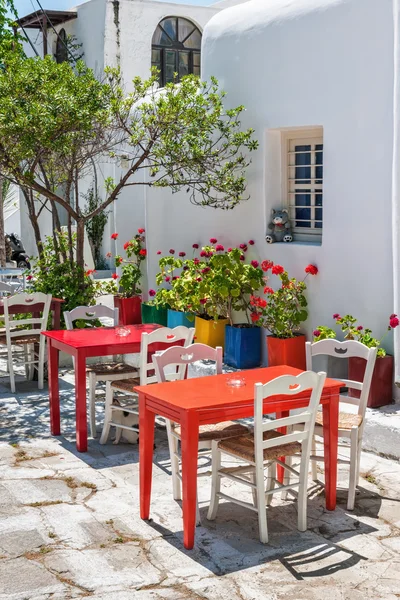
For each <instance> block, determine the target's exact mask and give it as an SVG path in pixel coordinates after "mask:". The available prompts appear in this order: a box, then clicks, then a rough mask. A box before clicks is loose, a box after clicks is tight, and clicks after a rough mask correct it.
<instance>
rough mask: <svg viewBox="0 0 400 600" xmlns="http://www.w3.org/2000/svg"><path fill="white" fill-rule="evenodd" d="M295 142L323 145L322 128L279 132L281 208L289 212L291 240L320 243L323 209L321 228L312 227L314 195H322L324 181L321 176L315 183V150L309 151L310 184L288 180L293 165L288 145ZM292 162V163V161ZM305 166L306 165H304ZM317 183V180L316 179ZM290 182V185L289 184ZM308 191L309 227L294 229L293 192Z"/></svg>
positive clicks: (313, 220) (314, 206)
mask: <svg viewBox="0 0 400 600" xmlns="http://www.w3.org/2000/svg"><path fill="white" fill-rule="evenodd" d="M293 141H295V143H296V144H300V145H301V143H302V142H303V143H304V145H306V144H312V145H314V146H315V145H317V144H323V143H324V137H323V128H322V127H313V128H307V129H306V128H304V129H290V130H285V131H281V149H282V157H281V161H282V162H281V164H282V206H283V207H284V208H287V209H288V211H289V217H290V221H291V223H292V224H293V225H292V231H293V239H294V241H299V242H300V241H301V242H316V243H321V241H322V232H323V207H322V227H320V228H319V227H318V228H316V227H314V222H315V208H319V207H316V205H315V197H316V194H318V193H322V195H323V185H324V183H323V182H324V180H323V176H322V183H316V181H317V180H316V177H315V175H316V173H315V159H316V152H318V151H316V150H315V149H314V150H312V151H311V153H312V158H311V180H310V181H311V182H310V183H304V184H301V183H294V179H293V178H292V179H291V178H290V176H291V173H290V167H293V166H294V165H293V164H291V160H290V157H291V156H292V155H293V153H292V151H291V149H290V145H291V142H293ZM293 162H294V161H293ZM304 166H307V165H304ZM318 181H319V179H318ZM291 182H292V183H291ZM302 189H303V190H310V189H311V219H310V220H311V225H312V226H311V227H295V226H294V223H295V221H296V219H295V208H296V207H295V191H301V190H302Z"/></svg>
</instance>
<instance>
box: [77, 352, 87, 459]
mask: <svg viewBox="0 0 400 600" xmlns="http://www.w3.org/2000/svg"><path fill="white" fill-rule="evenodd" d="M75 395H76V447H77V450H78V452H86V451H87V446H88V442H87V414H86V358H85V356H84V355H83V354H81V353H80V352H79V351H78V352H77V354H76V356H75Z"/></svg>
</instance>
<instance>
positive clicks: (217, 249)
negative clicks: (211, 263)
mask: <svg viewBox="0 0 400 600" xmlns="http://www.w3.org/2000/svg"><path fill="white" fill-rule="evenodd" d="M215 250H216V251H217V252H223V251H224V250H225V248H224V247H223V245H222V244H218V245H217V246H215Z"/></svg>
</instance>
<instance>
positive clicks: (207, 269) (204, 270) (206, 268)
mask: <svg viewBox="0 0 400 600" xmlns="http://www.w3.org/2000/svg"><path fill="white" fill-rule="evenodd" d="M209 271H211V269H210V267H204V269H202V270H201V272H202V273H203V275H205V274H206V273H208V272H209Z"/></svg>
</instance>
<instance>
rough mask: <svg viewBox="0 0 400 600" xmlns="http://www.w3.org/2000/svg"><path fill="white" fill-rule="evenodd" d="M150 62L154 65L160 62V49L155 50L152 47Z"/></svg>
mask: <svg viewBox="0 0 400 600" xmlns="http://www.w3.org/2000/svg"><path fill="white" fill-rule="evenodd" d="M151 62H152V63H153V64H156V65H159V64H161V50H155V49H154V48H153V49H152V51H151Z"/></svg>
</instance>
